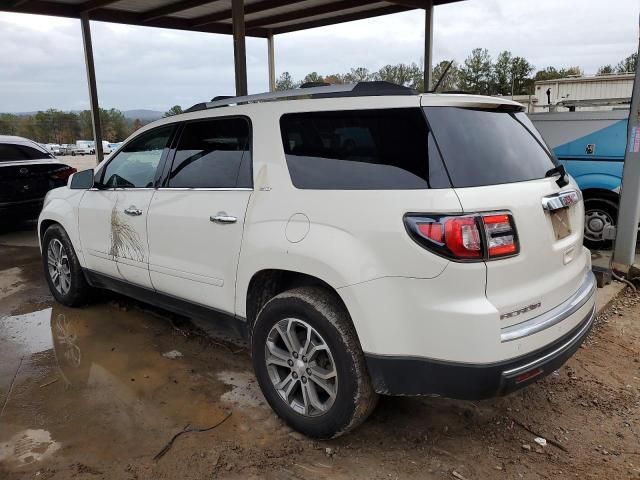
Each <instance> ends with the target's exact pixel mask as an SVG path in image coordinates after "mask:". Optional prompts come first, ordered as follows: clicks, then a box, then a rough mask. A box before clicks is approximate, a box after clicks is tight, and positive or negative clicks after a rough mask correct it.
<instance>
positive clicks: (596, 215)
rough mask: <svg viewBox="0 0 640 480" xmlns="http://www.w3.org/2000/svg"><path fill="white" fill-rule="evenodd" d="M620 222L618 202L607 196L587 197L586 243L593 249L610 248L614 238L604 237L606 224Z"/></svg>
mask: <svg viewBox="0 0 640 480" xmlns="http://www.w3.org/2000/svg"><path fill="white" fill-rule="evenodd" d="M617 223H618V203H617V202H615V201H613V200H609V199H606V198H587V199H585V201H584V244H585V246H586V247H587V248H590V249H592V250H610V249H611V248H612V247H613V241H612V240H604V239H602V232H603V230H604V227H605V226H606V225H613V226H616V225H617Z"/></svg>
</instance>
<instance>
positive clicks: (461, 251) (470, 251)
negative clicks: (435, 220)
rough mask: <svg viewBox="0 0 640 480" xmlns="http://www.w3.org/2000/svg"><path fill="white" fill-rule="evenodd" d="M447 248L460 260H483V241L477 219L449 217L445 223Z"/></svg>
mask: <svg viewBox="0 0 640 480" xmlns="http://www.w3.org/2000/svg"><path fill="white" fill-rule="evenodd" d="M444 232H445V233H444V238H445V245H446V246H447V248H448V249H449V250H450V251H451V253H453V254H454V255H455V256H456V257H458V258H482V240H481V239H480V230H479V229H478V224H477V222H476V218H475V217H449V218H447V219H445V221H444Z"/></svg>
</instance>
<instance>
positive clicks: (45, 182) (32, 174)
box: [0, 135, 76, 220]
mask: <svg viewBox="0 0 640 480" xmlns="http://www.w3.org/2000/svg"><path fill="white" fill-rule="evenodd" d="M75 171H76V169H75V168H72V167H70V166H69V165H65V164H64V163H60V162H58V161H57V160H56V158H55V157H54V156H53V155H52V154H51V153H50V152H48V151H47V150H46V149H45V148H44V147H42V146H40V145H39V144H37V143H36V142H34V141H32V140H29V139H26V138H22V137H13V136H7V135H0V218H3V219H7V218H11V219H15V220H30V219H33V218H37V217H38V215H39V213H40V210H41V209H42V201H43V200H44V196H45V195H46V194H47V192H48V191H49V190H51V189H53V188H57V187H62V186H64V185H66V184H67V179H68V178H69V176H70V175H71V174H72V173H74V172H75Z"/></svg>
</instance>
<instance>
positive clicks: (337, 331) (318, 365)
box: [251, 287, 378, 439]
mask: <svg viewBox="0 0 640 480" xmlns="http://www.w3.org/2000/svg"><path fill="white" fill-rule="evenodd" d="M251 353H252V357H253V366H254V369H255V372H256V376H257V379H258V383H259V384H260V388H261V389H262V392H263V393H264V396H265V397H266V399H267V401H268V402H269V405H271V408H273V410H274V411H275V412H276V413H277V414H278V415H279V416H280V417H281V418H282V419H283V420H284V421H285V422H286V423H287V424H288V425H289V426H291V427H292V428H294V429H295V430H297V431H299V432H301V433H303V434H305V435H308V436H310V437H314V438H321V439H323V438H334V437H338V436H340V435H342V434H344V433H346V432H348V431H349V430H352V429H353V428H355V427H357V426H358V425H360V423H362V422H363V421H364V420H365V419H366V418H367V417H368V416H369V414H370V413H371V412H372V411H373V409H374V408H375V406H376V403H377V399H378V396H377V394H376V393H375V391H374V389H373V386H372V384H371V380H370V378H369V374H368V372H367V368H366V364H365V359H364V354H363V353H362V349H361V348H360V344H359V342H358V339H357V335H356V332H355V329H354V327H353V324H352V323H351V321H350V319H349V315H348V313H347V312H346V310H345V308H344V306H343V305H342V303H341V301H340V300H339V298H338V297H337V295H336V294H335V293H333V292H330V291H327V290H325V289H323V288H319V287H301V288H296V289H293V290H289V291H286V292H283V293H281V294H279V295H277V296H275V297H274V298H272V299H271V300H270V301H269V302H267V304H266V305H265V306H264V308H263V309H262V310H261V311H260V313H259V314H258V318H257V319H256V322H255V325H254V328H253V331H252V337H251Z"/></svg>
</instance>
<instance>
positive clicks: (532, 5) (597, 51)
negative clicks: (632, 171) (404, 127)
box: [0, 0, 640, 112]
mask: <svg viewBox="0 0 640 480" xmlns="http://www.w3.org/2000/svg"><path fill="white" fill-rule="evenodd" d="M639 13H640V0H608V1H602V0H535V1H531V0H468V1H464V2H459V3H454V4H450V5H443V6H438V7H436V8H435V14H434V35H433V37H434V62H437V61H439V60H443V59H455V60H457V61H458V62H462V61H463V60H464V59H465V58H466V57H467V55H468V54H469V52H470V51H471V50H472V49H473V48H476V47H483V48H487V49H488V50H489V52H490V53H491V54H492V56H494V57H495V56H496V55H497V54H498V53H499V52H500V51H502V50H510V51H511V52H513V54H514V55H519V56H523V57H525V58H526V59H528V60H529V62H531V63H532V64H533V65H534V66H535V67H536V68H539V69H540V68H544V67H546V66H549V65H553V66H556V67H568V66H574V65H578V66H580V67H581V68H582V69H583V70H584V72H585V73H586V74H594V73H595V72H596V71H597V69H598V67H600V66H601V65H604V64H614V65H615V64H616V63H618V62H619V61H620V60H622V59H623V58H625V57H627V56H628V55H630V54H631V53H633V52H635V51H636V50H637V45H638V16H639ZM91 29H92V35H93V48H94V56H95V63H96V72H97V78H98V97H99V100H100V105H101V106H102V107H104V108H117V109H120V110H130V109H138V108H144V109H153V110H160V111H164V110H167V109H168V108H169V107H171V106H172V105H176V104H177V105H181V106H183V107H184V108H187V107H189V106H191V105H193V104H195V103H198V102H201V101H205V100H208V99H210V98H212V97H214V96H216V95H231V94H233V93H234V85H235V83H234V76H233V46H232V41H231V37H230V36H226V35H216V34H207V33H197V32H180V31H175V30H165V29H157V28H145V27H132V26H126V25H116V24H108V23H102V22H92V23H91ZM423 48H424V13H423V12H422V11H420V10H414V11H410V12H405V13H400V14H395V15H387V16H384V17H377V18H372V19H368V20H361V21H357V22H350V23H344V24H340V25H334V26H328V27H322V28H316V29H312V30H307V31H304V32H294V33H287V34H283V35H278V36H276V38H275V50H276V72H277V74H278V75H279V74H280V73H282V72H284V71H288V72H290V73H291V74H292V75H293V77H294V79H302V77H304V75H306V74H307V73H309V72H312V71H317V72H318V73H320V74H330V73H344V72H347V71H349V69H350V68H351V67H357V66H364V67H367V68H368V69H370V70H371V71H375V70H377V69H379V68H380V67H382V66H383V65H386V64H396V63H400V62H404V63H407V62H413V61H416V62H418V61H420V59H421V57H422V55H423ZM247 68H248V76H249V78H248V82H249V93H259V92H263V91H266V90H268V74H267V42H266V40H265V39H258V38H248V39H247ZM88 106H89V99H88V91H87V84H86V71H85V65H84V56H83V52H82V38H81V32H80V22H79V21H78V20H72V19H64V18H56V17H43V16H35V15H19V14H10V13H0V112H27V111H34V110H43V109H47V108H57V109H61V110H80V109H86V108H88Z"/></svg>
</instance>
